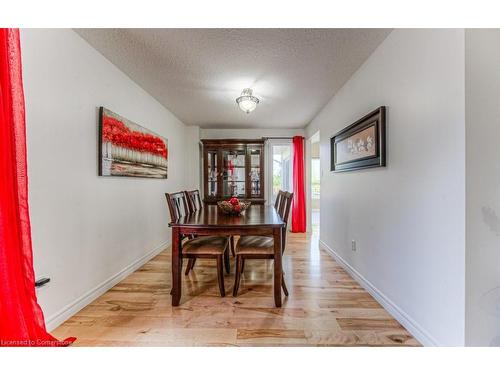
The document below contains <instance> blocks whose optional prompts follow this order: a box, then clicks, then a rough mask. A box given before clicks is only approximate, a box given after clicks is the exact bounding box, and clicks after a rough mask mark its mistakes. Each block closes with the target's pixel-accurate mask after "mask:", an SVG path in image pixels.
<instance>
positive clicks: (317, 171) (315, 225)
mask: <svg viewBox="0 0 500 375" xmlns="http://www.w3.org/2000/svg"><path fill="white" fill-rule="evenodd" d="M320 160H321V159H320V153H319V131H318V132H317V133H315V134H314V135H313V136H312V137H311V165H310V166H309V167H310V168H311V179H310V181H311V186H310V194H311V195H310V202H311V205H310V207H311V232H312V234H313V235H317V236H319V225H320V214H319V210H320V186H321V184H320V181H321V161H320Z"/></svg>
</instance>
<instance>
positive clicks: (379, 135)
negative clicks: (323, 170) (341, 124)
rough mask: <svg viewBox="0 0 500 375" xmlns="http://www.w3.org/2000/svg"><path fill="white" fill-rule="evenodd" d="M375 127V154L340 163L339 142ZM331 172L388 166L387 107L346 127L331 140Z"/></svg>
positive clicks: (378, 109)
mask: <svg viewBox="0 0 500 375" xmlns="http://www.w3.org/2000/svg"><path fill="white" fill-rule="evenodd" d="M371 127H374V128H375V129H374V131H375V141H376V144H375V154H374V155H371V156H363V157H360V158H359V159H353V160H349V161H345V162H341V163H339V162H338V160H337V148H338V144H339V142H342V141H344V140H346V139H349V138H351V137H353V136H355V135H356V134H357V133H360V132H362V131H364V130H365V129H368V128H371ZM330 163H331V164H330V171H332V172H347V171H354V170H359V169H365V168H375V167H385V166H386V107H385V106H381V107H379V108H377V109H376V110H374V111H372V112H370V113H369V114H367V115H366V116H363V117H362V118H361V119H359V120H358V121H356V122H355V123H353V124H351V125H349V126H347V127H345V128H344V129H342V130H341V131H339V132H338V133H336V134H335V135H334V136H332V137H331V138H330Z"/></svg>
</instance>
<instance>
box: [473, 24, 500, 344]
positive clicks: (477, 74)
mask: <svg viewBox="0 0 500 375" xmlns="http://www.w3.org/2000/svg"><path fill="white" fill-rule="evenodd" d="M499 45H500V30H498V29H496V30H481V29H474V30H466V34H465V46H466V49H465V68H466V70H465V72H466V74H465V87H466V96H465V98H466V135H467V138H466V139H467V164H466V171H467V174H466V175H467V185H466V186H467V210H466V212H467V216H466V217H467V227H466V228H467V229H466V241H467V263H466V271H467V273H466V280H467V305H466V306H467V312H466V314H467V315H466V342H467V345H480V346H488V345H495V346H500V218H499V216H500V194H499V190H498V186H499V184H500V169H499V168H498V162H499V157H498V150H499V145H498V142H499V139H500V126H499V119H500V69H499V67H500V50H499V48H498V46H499Z"/></svg>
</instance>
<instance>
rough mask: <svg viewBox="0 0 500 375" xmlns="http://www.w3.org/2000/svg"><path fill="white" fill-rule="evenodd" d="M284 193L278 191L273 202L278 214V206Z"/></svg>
mask: <svg viewBox="0 0 500 375" xmlns="http://www.w3.org/2000/svg"><path fill="white" fill-rule="evenodd" d="M284 193H285V192H284V191H283V190H280V191H278V195H277V196H276V201H274V208H275V209H276V211H278V212H279V208H280V204H281V201H282V198H283V194H284Z"/></svg>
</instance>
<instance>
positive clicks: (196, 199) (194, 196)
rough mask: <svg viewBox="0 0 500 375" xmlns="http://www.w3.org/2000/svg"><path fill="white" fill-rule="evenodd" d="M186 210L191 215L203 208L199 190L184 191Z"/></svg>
mask: <svg viewBox="0 0 500 375" xmlns="http://www.w3.org/2000/svg"><path fill="white" fill-rule="evenodd" d="M185 193H186V196H187V203H188V209H189V211H190V212H191V213H193V212H196V211H199V210H201V209H202V208H203V203H202V202H201V195H200V191H199V190H190V191H186V192H185Z"/></svg>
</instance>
